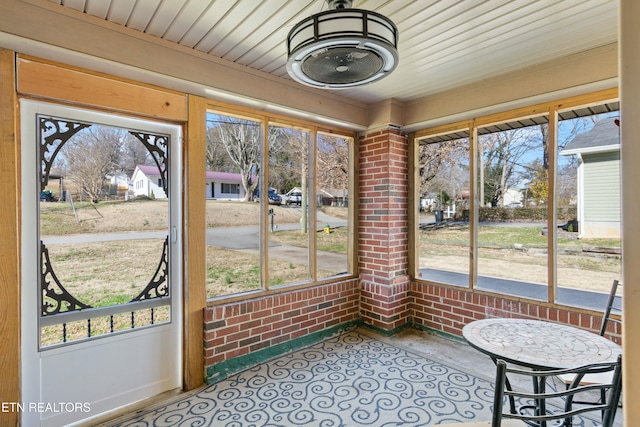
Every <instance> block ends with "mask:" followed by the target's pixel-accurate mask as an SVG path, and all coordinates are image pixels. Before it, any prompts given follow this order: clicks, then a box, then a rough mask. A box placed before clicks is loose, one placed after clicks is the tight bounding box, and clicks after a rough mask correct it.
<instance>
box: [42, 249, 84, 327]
mask: <svg viewBox="0 0 640 427" xmlns="http://www.w3.org/2000/svg"><path fill="white" fill-rule="evenodd" d="M40 247H41V252H40V256H41V260H40V265H42V277H41V280H40V288H41V291H42V307H41V314H42V316H50V315H52V314H58V313H62V312H68V311H75V310H81V309H83V308H92V307H91V306H90V305H88V304H85V303H83V302H81V301H79V300H78V299H76V298H75V297H74V296H73V295H71V294H70V293H69V291H67V290H66V289H65V288H64V286H62V284H61V283H60V280H58V277H57V276H56V273H55V272H54V271H53V267H52V266H51V261H50V260H49V250H48V249H47V247H46V246H45V244H44V243H43V242H42V241H41V242H40ZM46 297H48V298H49V299H46ZM51 301H53V302H51ZM65 308H66V309H65Z"/></svg>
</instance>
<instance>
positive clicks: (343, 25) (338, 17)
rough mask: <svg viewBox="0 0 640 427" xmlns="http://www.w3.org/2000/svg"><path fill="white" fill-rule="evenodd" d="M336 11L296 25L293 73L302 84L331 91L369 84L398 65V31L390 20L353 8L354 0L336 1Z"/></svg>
mask: <svg viewBox="0 0 640 427" xmlns="http://www.w3.org/2000/svg"><path fill="white" fill-rule="evenodd" d="M329 3H330V6H331V7H333V9H332V10H328V11H325V12H320V13H317V14H315V15H312V16H310V17H308V18H306V19H304V20H302V21H300V22H299V23H298V24H296V25H295V26H294V27H293V28H292V29H291V31H290V32H289V35H288V36H287V54H288V58H287V72H288V73H289V75H290V76H291V77H292V78H293V79H294V80H296V81H297V82H299V83H302V84H304V85H307V86H313V87H318V88H326V89H341V88H348V87H354V86H360V85H364V84H369V83H372V82H374V81H377V80H380V79H381V78H384V77H386V76H387V75H389V74H390V73H391V72H392V71H393V70H394V69H395V68H396V66H397V65H398V48H397V46H398V30H397V28H396V26H395V24H394V23H393V22H392V21H391V20H390V19H389V18H387V17H385V16H384V15H381V14H379V13H376V12H370V11H366V10H361V9H349V7H350V6H351V1H348V0H346V1H345V0H342V1H341V0H333V1H330V2H329Z"/></svg>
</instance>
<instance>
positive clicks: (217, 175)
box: [136, 165, 242, 182]
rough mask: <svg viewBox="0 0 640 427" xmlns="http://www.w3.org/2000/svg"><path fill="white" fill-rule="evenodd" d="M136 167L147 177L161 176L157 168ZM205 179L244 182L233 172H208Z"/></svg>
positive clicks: (148, 166) (152, 166) (147, 166)
mask: <svg viewBox="0 0 640 427" xmlns="http://www.w3.org/2000/svg"><path fill="white" fill-rule="evenodd" d="M136 167H137V168H138V169H140V171H141V172H142V173H144V174H145V175H146V176H160V171H159V170H158V167H157V166H154V165H137V166H136ZM205 179H206V180H207V181H227V182H242V176H241V175H240V174H239V173H232V172H215V171H207V172H206V176H205Z"/></svg>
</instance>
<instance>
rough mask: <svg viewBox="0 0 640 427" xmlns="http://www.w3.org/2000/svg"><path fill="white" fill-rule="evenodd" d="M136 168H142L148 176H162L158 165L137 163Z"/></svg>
mask: <svg viewBox="0 0 640 427" xmlns="http://www.w3.org/2000/svg"><path fill="white" fill-rule="evenodd" d="M136 168H138V169H139V170H140V172H142V173H143V174H145V175H146V176H160V170H158V167H157V166H153V165H136Z"/></svg>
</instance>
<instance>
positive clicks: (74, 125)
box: [37, 115, 91, 189]
mask: <svg viewBox="0 0 640 427" xmlns="http://www.w3.org/2000/svg"><path fill="white" fill-rule="evenodd" d="M37 123H38V135H40V150H39V151H40V165H41V166H40V167H41V170H42V173H41V175H40V185H41V188H43V189H44V188H45V187H46V186H47V183H48V182H49V173H50V171H51V166H52V164H53V161H54V160H55V158H56V156H57V155H58V152H59V151H60V149H61V148H62V147H63V146H64V144H65V143H66V142H67V141H68V140H69V139H71V137H72V136H74V135H75V134H77V133H78V132H80V131H81V130H82V129H85V128H88V127H91V124H89V123H81V122H73V121H69V120H65V119H58V118H55V117H45V116H40V115H38V116H37Z"/></svg>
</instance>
